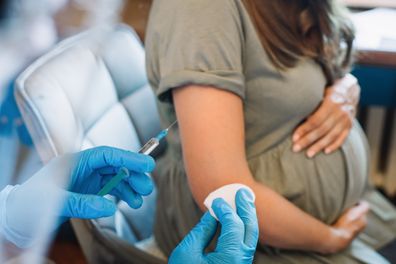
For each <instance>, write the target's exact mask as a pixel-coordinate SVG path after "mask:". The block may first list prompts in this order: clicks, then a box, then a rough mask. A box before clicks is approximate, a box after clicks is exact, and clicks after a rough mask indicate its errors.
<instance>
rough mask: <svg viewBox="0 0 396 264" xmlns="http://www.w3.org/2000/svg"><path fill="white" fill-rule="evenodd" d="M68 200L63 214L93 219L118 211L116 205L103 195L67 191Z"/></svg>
mask: <svg viewBox="0 0 396 264" xmlns="http://www.w3.org/2000/svg"><path fill="white" fill-rule="evenodd" d="M65 193H66V195H65V196H66V200H65V205H64V207H63V210H62V212H61V216H65V217H73V218H82V219H93V218H100V217H107V216H111V215H113V214H114V213H115V211H116V209H117V208H116V205H115V204H114V203H113V202H112V201H110V200H108V199H106V198H104V197H101V196H97V195H87V194H79V193H73V192H65Z"/></svg>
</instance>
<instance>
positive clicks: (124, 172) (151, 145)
mask: <svg viewBox="0 0 396 264" xmlns="http://www.w3.org/2000/svg"><path fill="white" fill-rule="evenodd" d="M176 123H177V120H176V121H175V122H173V123H172V124H171V125H170V126H168V128H166V129H164V130H162V131H161V132H160V133H158V135H157V136H155V137H153V138H151V139H150V140H149V141H147V143H146V144H144V146H143V147H142V148H141V149H140V150H139V153H141V154H144V155H149V154H150V153H151V152H153V151H154V150H155V149H156V148H157V147H158V146H159V144H160V141H161V139H163V138H164V137H166V136H167V135H168V132H169V129H170V128H171V127H173V126H174V125H175V124H176ZM127 177H129V170H128V169H127V168H125V167H121V168H120V170H119V171H118V173H117V175H115V176H114V177H113V178H112V179H111V180H110V181H109V182H108V183H106V185H105V186H103V188H102V189H101V190H100V191H99V192H98V195H100V196H104V195H106V194H109V193H110V192H111V190H113V189H114V188H115V187H116V186H117V185H118V184H119V183H120V182H121V181H122V180H123V179H125V178H127Z"/></svg>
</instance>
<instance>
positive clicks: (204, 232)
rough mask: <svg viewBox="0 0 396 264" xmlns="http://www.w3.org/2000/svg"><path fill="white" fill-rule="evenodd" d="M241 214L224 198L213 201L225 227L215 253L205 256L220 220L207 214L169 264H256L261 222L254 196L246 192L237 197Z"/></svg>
mask: <svg viewBox="0 0 396 264" xmlns="http://www.w3.org/2000/svg"><path fill="white" fill-rule="evenodd" d="M235 202H236V206H237V214H236V213H235V212H234V211H233V210H232V208H231V207H230V206H229V205H228V204H227V203H226V202H225V201H224V200H223V199H221V198H218V199H216V200H214V201H213V204H212V209H213V211H214V213H215V214H216V216H217V218H218V219H219V221H220V224H221V233H220V237H219V238H218V242H217V246H216V249H215V251H214V252H210V253H208V254H206V253H205V248H206V247H207V246H208V245H209V243H210V241H211V240H212V239H213V237H214V235H215V233H216V229H217V221H216V220H215V219H214V218H213V217H212V216H211V215H210V213H209V212H206V213H205V214H204V215H203V217H202V218H201V221H200V223H199V224H198V225H197V226H195V227H194V229H193V230H192V231H191V232H190V233H189V234H188V235H187V236H186V237H185V238H184V239H183V241H182V242H181V243H180V244H179V245H178V246H177V247H176V248H175V250H174V251H173V252H172V254H171V256H170V258H169V263H170V264H178V263H191V262H192V260H194V261H193V262H194V263H203V264H205V263H209V264H218V263H238V264H247V263H252V262H253V258H254V253H255V251H256V246H257V241H258V233H259V232H258V223H257V216H256V209H255V206H254V203H253V200H252V196H251V195H250V193H249V192H248V191H246V190H245V189H241V190H239V191H238V192H237V194H236V197H235Z"/></svg>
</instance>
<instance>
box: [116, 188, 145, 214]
mask: <svg viewBox="0 0 396 264" xmlns="http://www.w3.org/2000/svg"><path fill="white" fill-rule="evenodd" d="M110 194H112V195H114V196H116V197H118V198H120V199H121V200H123V201H125V202H126V203H127V204H128V205H129V206H130V207H131V208H133V209H138V208H140V207H141V206H142V204H143V198H142V196H141V195H140V194H138V193H136V192H135V191H134V190H133V189H132V188H131V186H129V184H128V183H127V182H125V181H121V182H120V183H119V184H118V186H117V187H116V188H114V189H113V190H112V191H111V192H110Z"/></svg>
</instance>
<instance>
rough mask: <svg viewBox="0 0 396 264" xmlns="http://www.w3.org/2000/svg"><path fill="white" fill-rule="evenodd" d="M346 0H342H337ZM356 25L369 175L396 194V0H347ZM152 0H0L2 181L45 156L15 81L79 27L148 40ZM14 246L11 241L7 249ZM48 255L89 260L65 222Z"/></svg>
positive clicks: (18, 178)
mask: <svg viewBox="0 0 396 264" xmlns="http://www.w3.org/2000/svg"><path fill="white" fill-rule="evenodd" d="M340 1H341V0H340ZM342 1H343V2H345V4H346V5H348V6H349V7H350V8H351V10H352V15H351V16H352V19H353V21H354V23H355V25H356V28H357V40H356V47H357V49H358V51H359V52H358V57H357V65H356V67H355V69H354V74H355V75H356V76H357V77H358V79H359V81H360V84H361V87H362V100H361V106H360V110H359V115H358V117H359V120H360V122H361V123H362V125H363V127H364V129H365V131H366V133H367V135H368V138H369V141H370V142H369V143H370V147H371V150H372V160H371V177H372V179H373V181H374V182H375V184H376V185H377V186H378V188H380V189H381V190H382V191H383V192H384V193H385V194H386V195H387V196H388V197H389V198H390V199H393V201H395V199H394V197H395V194H396V133H395V132H396V115H395V107H396V31H395V30H394V25H396V10H395V8H396V1H395V0H378V1H376V0H342ZM151 3H152V0H34V1H33V0H8V1H7V0H0V188H1V189H2V188H4V186H6V185H7V184H10V183H11V184H16V183H18V182H23V181H25V180H26V179H27V178H29V177H30V176H31V175H33V174H34V173H35V172H36V171H37V170H38V169H39V168H40V167H41V166H42V163H41V161H40V159H39V157H38V154H37V153H36V151H35V149H34V146H33V143H32V140H31V138H30V136H29V133H28V131H27V130H26V127H25V126H24V124H23V120H22V118H21V116H20V113H19V111H18V108H17V106H16V103H15V99H14V93H13V89H14V81H15V79H16V77H17V76H18V74H19V73H21V72H22V71H23V70H24V69H25V68H26V67H27V66H28V65H29V64H30V63H32V62H33V61H34V60H35V59H37V58H38V57H40V56H41V55H43V54H45V53H46V52H47V51H48V50H50V49H51V48H52V47H53V46H54V45H55V44H56V43H58V42H59V41H61V40H62V39H65V38H67V37H69V36H72V35H75V34H77V33H79V32H81V31H84V30H87V29H90V28H93V27H98V26H103V25H115V24H117V23H125V24H127V25H129V26H131V27H132V28H134V30H135V31H136V32H137V33H138V35H139V37H140V38H141V40H142V41H143V40H144V35H145V28H146V24H147V19H148V14H149V10H150V6H151ZM8 251H9V252H10V253H9V254H13V252H12V251H13V249H12V248H10V249H9V250H8ZM48 258H49V259H50V260H51V261H54V262H56V263H86V260H85V258H84V256H83V254H82V252H81V249H80V248H79V245H78V243H77V241H76V239H75V236H74V234H73V231H72V229H71V228H70V225H69V224H68V223H66V224H64V225H63V226H62V228H60V231H59V232H58V234H57V236H56V239H55V241H54V242H53V244H52V245H51V247H50V250H49V253H48Z"/></svg>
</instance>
